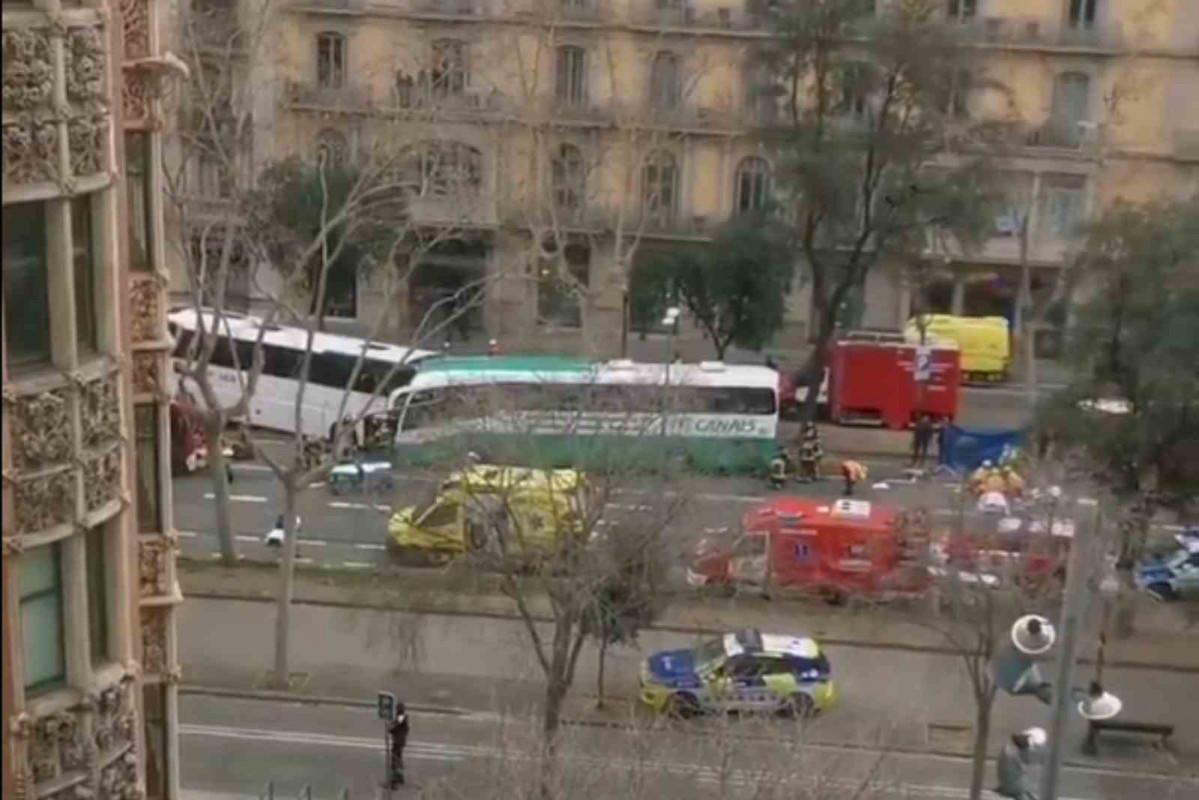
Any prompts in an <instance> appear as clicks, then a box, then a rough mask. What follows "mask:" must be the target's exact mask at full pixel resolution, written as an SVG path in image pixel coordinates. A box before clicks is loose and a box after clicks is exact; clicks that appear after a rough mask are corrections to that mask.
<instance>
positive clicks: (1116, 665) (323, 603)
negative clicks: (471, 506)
mask: <svg viewBox="0 0 1199 800" xmlns="http://www.w3.org/2000/svg"><path fill="white" fill-rule="evenodd" d="M184 596H185V597H194V598H197V599H200V600H225V601H230V602H244V603H274V602H275V598H273V597H261V596H257V595H239V594H233V593H225V592H212V591H208V592H204V591H199V592H185V593H184ZM292 603H293V605H300V606H314V607H316V608H342V609H355V608H357V609H367V610H370V611H392V612H397V613H406V614H424V615H427V616H441V617H474V618H478V619H495V620H508V621H520V620H521V617H520V615H519V614H515V613H505V612H502V611H464V610H461V609H421V608H413V607H406V608H405V607H399V606H392V605H385V604H383V603H351V602H349V601H345V600H299V599H297V600H293V601H292ZM532 616H533V620H534V621H535V622H552V621H553V620H552V618H550V617H548V616H544V615H541V614H534V615H532ZM645 630H649V631H660V632H663V633H679V634H698V635H702V636H716V635H719V634H722V633H724V632H725V630H724V629H723V628H707V627H701V626H688V625H647V626H646V627H645ZM819 639H820V642H821V643H822V644H825V645H831V646H833V647H853V648H859V649H863V650H893V651H899V652H906V653H932V654H936V655H950V656H956V655H959V653H958V652H957V651H956V650H953V649H952V648H949V647H942V646H937V645H920V644H905V643H903V642H880V641H871V640H867V639H840V638H837V637H833V636H821V637H819ZM1035 660H1036V661H1039V662H1041V663H1049V662H1050V661H1052V659H1049V658H1038V659H1035ZM1076 663H1077V664H1081V665H1087V666H1089V665H1093V664H1094V663H1095V662H1094V659H1091V658H1085V657H1083V658H1079V659H1078V660H1077V662H1076ZM1103 663H1104V666H1105V667H1107V668H1111V669H1127V670H1140V671H1150V672H1173V673H1178V674H1181V675H1199V666H1190V665H1184V664H1172V663H1168V662H1166V663H1163V662H1154V661H1135V660H1126V659H1105V660H1104V662H1103Z"/></svg>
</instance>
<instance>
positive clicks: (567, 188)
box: [552, 144, 586, 215]
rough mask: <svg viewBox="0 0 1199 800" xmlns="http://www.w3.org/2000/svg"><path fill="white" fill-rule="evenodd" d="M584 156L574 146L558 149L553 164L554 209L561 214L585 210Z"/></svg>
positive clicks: (564, 145) (562, 146)
mask: <svg viewBox="0 0 1199 800" xmlns="http://www.w3.org/2000/svg"><path fill="white" fill-rule="evenodd" d="M583 170H584V167H583V154H582V153H581V152H580V151H579V148H577V147H575V146H574V145H573V144H563V145H561V146H559V147H558V154H557V156H556V157H555V158H554V163H553V170H552V171H553V183H554V186H553V191H554V209H555V210H556V211H558V212H560V213H566V214H572V215H573V214H577V213H578V212H579V211H580V210H582V208H583V196H584V192H585V190H586V175H585V174H584V171H583Z"/></svg>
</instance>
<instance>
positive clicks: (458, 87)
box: [429, 39, 470, 98]
mask: <svg viewBox="0 0 1199 800" xmlns="http://www.w3.org/2000/svg"><path fill="white" fill-rule="evenodd" d="M429 80H430V84H431V88H432V91H433V96H434V97H436V98H446V97H457V96H459V95H461V94H463V93H464V92H465V91H466V87H467V85H468V84H469V83H470V70H469V65H468V63H467V56H466V44H465V43H463V42H459V41H457V40H455V39H439V40H438V41H436V42H434V43H433V66H432V69H431V70H430V72H429Z"/></svg>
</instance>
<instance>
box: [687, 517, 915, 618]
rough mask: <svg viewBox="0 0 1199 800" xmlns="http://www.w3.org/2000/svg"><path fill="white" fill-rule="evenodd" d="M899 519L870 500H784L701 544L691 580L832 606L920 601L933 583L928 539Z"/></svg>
mask: <svg viewBox="0 0 1199 800" xmlns="http://www.w3.org/2000/svg"><path fill="white" fill-rule="evenodd" d="M898 517H899V515H898V514H897V513H896V512H895V511H893V510H890V509H887V508H883V507H881V506H878V505H876V504H873V503H870V502H867V501H863V500H838V501H835V502H834V501H829V500H823V499H819V498H806V497H780V498H777V499H775V500H771V501H770V502H767V503H764V504H762V505H761V506H758V507H757V508H755V509H753V510H752V511H750V512H749V513H747V514H746V515H745V517H744V518H743V519H742V523H741V530H740V531H738V532H736V533H731V534H728V535H724V536H719V537H712V538H708V539H705V540H703V541H701V542H700V543H699V546H698V547H697V550H696V554H695V558H694V561H693V562H692V565H691V567H690V568H689V569H688V571H687V579H688V582H689V583H690V584H691V585H692V586H715V587H735V586H737V585H748V586H758V587H762V588H764V589H765V588H770V589H775V588H778V589H793V590H796V591H799V592H802V593H805V594H813V595H819V596H823V597H825V598H826V599H828V600H829V601H830V602H840V601H841V600H843V599H844V598H845V597H847V596H850V595H856V596H864V597H870V598H874V599H885V598H887V597H889V596H896V595H904V594H912V593H918V592H920V591H922V590H923V588H924V587H925V586H926V585H927V583H928V572H927V561H926V559H924V558H923V553H925V552H927V547H928V539H927V531H925V532H924V535H914V534H912V533H910V532H908V531H911V530H912V528H911V527H910V526H904V525H899V524H897V520H898Z"/></svg>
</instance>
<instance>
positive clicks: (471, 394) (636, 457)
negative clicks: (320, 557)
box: [388, 356, 778, 472]
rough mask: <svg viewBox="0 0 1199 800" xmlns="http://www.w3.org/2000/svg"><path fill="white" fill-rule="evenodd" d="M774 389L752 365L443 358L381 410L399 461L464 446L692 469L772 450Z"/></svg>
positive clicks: (719, 466) (760, 466) (761, 456)
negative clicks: (681, 464)
mask: <svg viewBox="0 0 1199 800" xmlns="http://www.w3.org/2000/svg"><path fill="white" fill-rule="evenodd" d="M777 392H778V377H777V374H776V373H775V372H774V371H773V370H771V369H767V368H766V367H758V366H734V365H726V364H723V363H720V362H703V363H699V364H638V363H635V362H632V361H626V360H620V361H608V362H593V361H587V360H582V359H575V358H561V357H553V356H487V357H445V358H433V359H429V360H427V361H425V362H423V363H422V364H421V365H420V367H419V369H418V371H417V373H416V375H415V376H414V377H413V378H412V381H411V382H410V383H409V384H408V385H406V386H404V387H402V388H400V389H398V390H396V391H395V392H393V393H392V394H391V395H390V397H389V398H388V417H389V418H390V421H391V423H392V424H394V425H395V435H394V444H395V458H396V460H397V461H398V462H399V463H401V464H410V465H434V464H438V463H446V460H453V459H460V458H461V457H462V456H463V455H464V454H465V453H466V452H468V451H469V452H474V453H475V454H476V455H477V456H478V457H479V458H481V459H483V460H485V461H491V462H493V463H514V464H528V465H530V466H539V467H581V468H585V467H588V466H589V465H590V466H595V463H594V461H593V460H594V459H597V458H603V459H608V460H611V459H613V458H621V459H629V460H633V461H640V462H644V465H645V466H647V467H653V466H654V465H655V464H658V463H662V462H661V459H662V458H663V457H667V456H669V457H674V456H679V457H683V458H685V459H686V461H687V463H688V464H689V465H690V466H691V467H692V468H694V469H697V470H700V471H712V472H748V471H761V470H764V469H766V468H767V466H768V465H769V463H770V459H771V458H772V457H773V455H774V452H775V437H776V434H777V432H778V397H777Z"/></svg>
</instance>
